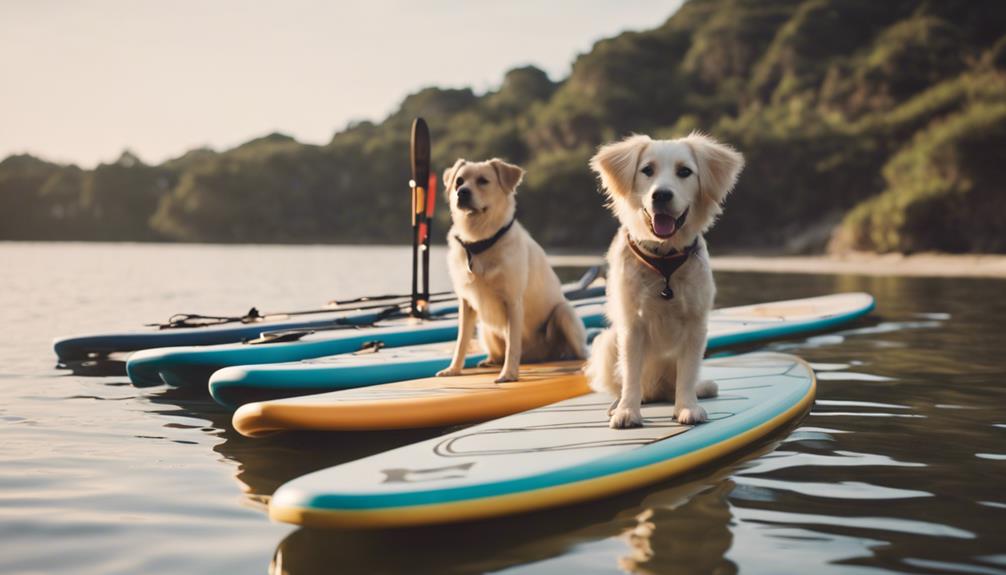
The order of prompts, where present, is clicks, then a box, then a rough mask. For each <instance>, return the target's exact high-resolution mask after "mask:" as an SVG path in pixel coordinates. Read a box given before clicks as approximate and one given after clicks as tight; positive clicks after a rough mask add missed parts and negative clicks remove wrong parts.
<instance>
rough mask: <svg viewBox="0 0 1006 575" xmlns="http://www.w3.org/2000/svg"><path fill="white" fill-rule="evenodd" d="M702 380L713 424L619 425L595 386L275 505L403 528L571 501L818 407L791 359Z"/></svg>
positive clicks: (662, 420)
mask: <svg viewBox="0 0 1006 575" xmlns="http://www.w3.org/2000/svg"><path fill="white" fill-rule="evenodd" d="M702 377H703V378H709V379H713V380H715V381H717V383H719V386H720V393H719V395H718V396H717V397H715V398H710V399H705V400H701V402H700V403H701V405H702V406H703V407H705V409H706V411H707V412H708V413H709V416H710V421H709V422H707V423H703V424H699V425H694V426H685V425H679V424H677V423H676V422H675V421H674V420H673V418H672V413H673V406H672V405H671V404H665V403H660V404H649V405H644V406H643V418H644V427H641V428H635V429H624V430H615V429H610V428H609V427H608V425H607V422H608V417H607V407H608V405H609V403H610V398H609V397H608V396H607V395H603V394H598V393H588V394H585V395H581V396H580V397H576V398H573V399H567V400H565V401H561V402H558V403H552V404H550V405H546V406H544V407H538V408H536V409H532V410H530V411H525V412H522V413H518V414H516V415H511V416H508V417H504V418H501V419H496V420H494V421H490V422H487V423H483V424H480V425H476V426H472V427H468V428H465V429H462V430H459V431H455V432H452V433H448V434H446V435H443V436H440V437H437V438H434V439H430V440H427V441H423V442H420V443H416V444H413V445H409V446H405V447H401V448H399V449H394V450H391V451H388V452H385V453H381V454H378V455H373V456H370V457H366V458H364V459H360V460H357V461H353V462H350V463H346V464H342V465H338V466H335V467H332V468H329V469H324V470H321V471H317V472H315V473H311V474H308V475H305V476H303V477H300V478H298V479H294V480H293V481H290V482H288V483H286V484H285V485H283V486H282V487H280V488H279V489H278V490H277V491H276V493H275V494H274V495H273V497H272V500H271V503H270V506H269V513H270V516H271V517H272V518H273V519H276V520H279V521H285V522H289V523H296V524H301V525H307V526H317V527H352V528H360V527H400V526H408V525H426V524H435V523H445V522H455V521H465V520H474V519H484V518H488V517H495V516H501V515H507V514H513V513H520V512H526V511H532V510H538V509H544V508H548V507H554V506H560V505H568V504H571V503H576V502H581V501H587V500H591V499H597V498H600V497H605V496H609V495H614V494H616V493H619V492H623V491H627V490H630V489H635V488H639V487H642V486H645V485H648V484H651V483H654V482H657V481H661V480H665V479H668V478H670V477H673V476H676V475H680V474H682V473H686V472H688V471H692V470H694V469H696V468H698V467H700V466H702V465H706V464H708V463H710V462H712V461H714V460H716V459H719V458H721V457H724V456H726V455H728V454H730V453H732V452H735V451H738V450H741V449H743V448H745V447H748V446H750V445H752V444H753V443H755V442H757V441H759V440H761V439H762V438H764V437H765V436H766V435H768V434H770V433H772V432H773V431H775V430H777V429H779V428H780V427H782V426H783V425H785V424H787V423H791V422H793V421H795V420H797V419H798V418H800V417H801V416H802V415H803V414H804V413H806V411H807V410H808V409H809V407H810V405H811V404H812V403H813V398H814V392H815V380H814V374H813V370H812V369H811V368H810V366H809V365H807V364H806V363H805V362H803V361H802V360H801V359H799V358H797V357H794V356H790V355H783V354H775V353H757V354H747V355H741V356H735V357H730V358H720V359H714V360H707V361H706V362H704V363H703V366H702ZM529 385H533V383H531V384H529Z"/></svg>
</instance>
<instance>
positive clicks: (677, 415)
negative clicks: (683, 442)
mask: <svg viewBox="0 0 1006 575" xmlns="http://www.w3.org/2000/svg"><path fill="white" fill-rule="evenodd" d="M674 419H676V420H678V423H680V424H681V425H693V424H696V423H702V422H703V421H705V420H707V419H709V416H708V415H706V410H705V409H704V408H703V407H702V406H701V405H699V404H697V403H693V404H691V405H689V404H683V405H682V406H681V407H678V406H677V405H675V406H674Z"/></svg>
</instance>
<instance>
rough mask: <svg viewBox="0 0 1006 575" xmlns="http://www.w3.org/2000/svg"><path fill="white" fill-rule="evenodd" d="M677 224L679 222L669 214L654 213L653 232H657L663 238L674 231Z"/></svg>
mask: <svg viewBox="0 0 1006 575" xmlns="http://www.w3.org/2000/svg"><path fill="white" fill-rule="evenodd" d="M676 226H677V222H675V221H674V218H673V217H671V216H669V215H667V214H654V215H653V233H655V234H657V235H658V236H660V237H662V238H666V237H667V236H669V235H671V234H673V233H674V228H675V227H676Z"/></svg>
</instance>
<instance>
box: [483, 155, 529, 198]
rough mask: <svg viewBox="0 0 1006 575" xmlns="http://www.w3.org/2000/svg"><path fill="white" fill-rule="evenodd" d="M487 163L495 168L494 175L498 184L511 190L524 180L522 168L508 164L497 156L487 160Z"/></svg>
mask: <svg viewBox="0 0 1006 575" xmlns="http://www.w3.org/2000/svg"><path fill="white" fill-rule="evenodd" d="M489 165H490V166H492V167H493V169H494V170H496V177H497V178H499V181H500V185H502V186H503V188H504V189H506V190H509V191H511V192H513V191H515V190H516V189H517V186H519V185H520V183H521V182H522V181H524V168H521V167H520V166H515V165H513V164H508V163H506V162H504V161H503V160H501V159H499V158H493V159H491V160H489Z"/></svg>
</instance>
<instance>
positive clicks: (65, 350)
mask: <svg viewBox="0 0 1006 575" xmlns="http://www.w3.org/2000/svg"><path fill="white" fill-rule="evenodd" d="M435 295H436V296H437V297H438V298H439V300H438V301H443V300H444V299H448V295H449V294H435ZM457 309H458V308H457V300H456V299H455V298H454V297H450V298H449V300H448V301H445V302H444V303H440V304H438V305H436V306H433V307H432V308H431V310H430V311H431V315H432V316H434V317H436V316H440V315H445V314H451V313H455V312H456V311H457ZM408 311H409V296H376V297H372V298H355V299H352V300H345V301H342V302H331V303H330V304H329V306H327V307H326V308H324V309H319V310H313V311H297V312H277V313H262V314H260V313H259V312H258V311H256V310H255V308H252V310H250V311H249V312H248V313H247V314H245V315H243V316H232V317H231V316H207V315H201V314H178V315H177V316H174V317H172V318H170V319H169V320H168V321H167V322H165V323H158V324H150V325H149V326H147V328H146V329H143V330H133V331H123V332H111V333H95V334H84V335H74V336H67V337H58V338H56V339H55V340H54V341H53V344H52V345H53V350H54V351H55V352H56V357H57V359H58V360H59V362H60V363H62V364H64V365H71V364H72V363H74V362H81V361H95V360H102V359H106V358H108V357H109V356H111V355H113V354H128V353H131V352H134V351H139V350H143V349H153V348H159V347H171V346H180V345H216V344H223V343H234V342H239V341H242V340H245V339H250V338H255V337H258V336H259V334H261V333H262V332H263V331H267V330H293V329H319V328H326V327H331V326H335V325H367V324H370V323H373V322H375V321H378V320H381V319H384V318H393V317H401V316H403V315H405V314H407V313H408Z"/></svg>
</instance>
